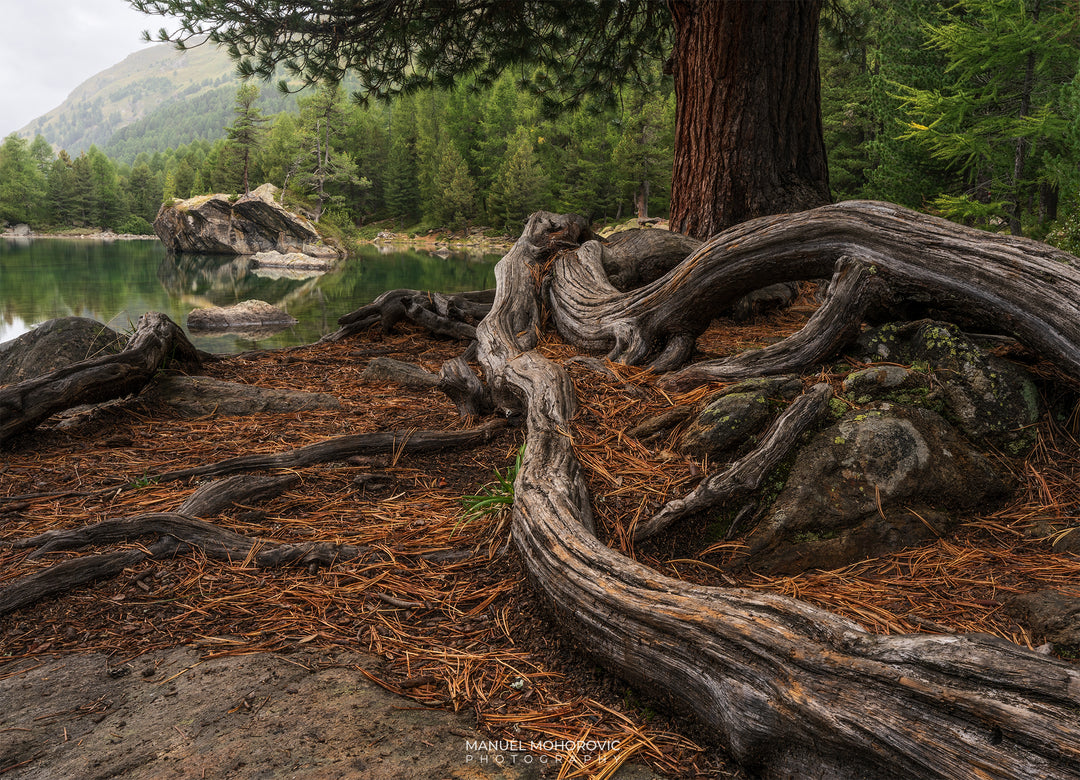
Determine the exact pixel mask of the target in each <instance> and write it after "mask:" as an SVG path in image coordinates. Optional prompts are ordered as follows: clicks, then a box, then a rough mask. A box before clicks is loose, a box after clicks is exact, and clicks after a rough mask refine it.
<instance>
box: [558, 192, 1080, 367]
mask: <svg viewBox="0 0 1080 780" xmlns="http://www.w3.org/2000/svg"><path fill="white" fill-rule="evenodd" d="M600 254H601V248H600V246H599V244H596V243H595V242H588V243H585V244H583V245H582V247H581V248H580V249H579V250H578V251H577V252H576V253H564V254H562V255H560V256H559V257H558V258H557V259H556V261H555V263H554V266H553V271H552V279H551V283H550V287H549V290H550V305H551V308H552V317H553V319H554V321H555V323H556V324H557V326H558V328H559V332H560V334H562V336H563V338H565V339H567V340H568V341H570V342H572V343H574V344H577V345H579V346H582V347H584V348H586V349H594V350H601V349H604V350H608V356H609V358H610V359H612V360H621V361H623V362H626V363H632V364H638V363H644V362H646V361H649V362H650V365H652V366H653V367H654V368H655V369H656V370H660V371H666V370H671V369H673V368H677V367H678V366H679V365H681V364H682V363H683V362H685V360H686V359H687V358H688V357H689V355H690V353H691V351H692V350H693V345H694V340H695V339H696V337H697V336H698V335H699V334H700V333H702V332H703V331H704V330H705V328H706V327H708V325H709V323H710V322H711V321H712V319H713V317H714V316H716V315H717V314H718V313H719V312H720V311H723V310H724V309H725V308H727V307H728V306H730V305H731V303H732V302H733V301H734V300H736V299H738V298H739V297H741V296H742V295H744V294H746V293H747V292H749V291H750V290H753V289H756V288H758V287H761V286H762V285H763V284H771V283H773V282H779V281H785V280H792V279H817V278H821V277H826V276H828V275H829V274H830V273H831V271H832V268H833V265H834V263H836V261H837V259H838V258H840V257H841V256H844V255H848V256H850V257H853V258H857V259H859V260H860V261H862V262H863V263H865V264H867V265H868V267H869V269H870V270H871V272H872V274H871V275H872V277H873V279H874V281H875V283H876V284H881V285H883V286H884V287H886V288H888V290H889V292H890V294H892V295H893V296H895V297H896V298H898V299H905V298H911V299H928V300H932V301H933V302H934V305H935V307H936V308H939V309H941V310H943V311H946V312H947V311H952V312H954V313H960V314H962V315H963V316H964V317H965V319H966V321H969V322H972V323H979V324H981V326H983V327H985V328H987V329H988V330H989V331H991V332H999V333H1005V334H1008V335H1011V336H1014V337H1015V338H1016V339H1018V340H1019V341H1020V342H1022V343H1023V344H1025V345H1026V346H1028V347H1030V348H1031V349H1033V350H1034V351H1036V352H1039V353H1041V354H1042V355H1044V356H1046V357H1048V358H1050V359H1051V360H1055V361H1057V362H1058V364H1059V365H1060V366H1061V367H1062V368H1063V369H1064V370H1065V371H1067V372H1069V373H1070V374H1071V375H1073V376H1075V377H1077V378H1080V270H1078V269H1077V268H1076V266H1075V265H1074V263H1075V262H1076V258H1075V257H1074V256H1073V255H1070V254H1068V253H1067V252H1063V251H1061V250H1058V249H1055V248H1053V247H1051V246H1048V245H1047V244H1042V243H1040V242H1037V241H1031V240H1029V239H1025V238H1019V237H1014V236H1006V235H998V234H994V233H987V232H984V231H981V230H976V229H974V228H967V227H964V226H962V225H957V224H956V223H953V222H949V221H947V220H943V219H938V218H936V217H931V216H927V215H925V214H919V213H917V212H914V211H911V210H909V209H905V208H903V207H901V206H896V205H893V204H889V203H877V202H874V201H847V202H845V203H838V204H835V205H831V206H822V207H820V208H817V209H812V210H810V211H805V212H802V213H799V214H782V215H774V216H770V217H760V218H758V219H756V220H752V221H750V222H744V223H742V224H741V225H738V226H736V227H734V228H731V229H729V230H727V231H725V232H724V233H722V234H720V235H718V236H716V237H715V238H714V239H713V240H711V241H710V242H708V243H707V244H705V245H704V246H702V248H701V249H699V250H698V251H697V252H695V253H693V254H692V255H690V256H689V257H688V258H687V259H686V260H685V261H684V262H683V263H682V264H681V265H679V266H678V267H676V268H674V269H672V270H671V271H670V272H669V273H667V274H666V275H665V276H663V277H661V278H660V279H657V280H656V281H655V282H653V283H651V284H648V285H645V286H643V287H640V288H637V289H635V290H631V291H629V292H626V293H620V292H619V291H618V290H616V289H615V288H614V287H612V286H611V284H609V283H608V282H607V280H606V279H605V277H604V271H603V268H602V266H601V264H600Z"/></svg>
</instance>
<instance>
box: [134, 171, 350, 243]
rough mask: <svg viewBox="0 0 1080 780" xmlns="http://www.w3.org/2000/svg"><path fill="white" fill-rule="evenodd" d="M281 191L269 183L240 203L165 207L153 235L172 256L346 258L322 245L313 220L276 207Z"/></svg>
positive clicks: (217, 199)
mask: <svg viewBox="0 0 1080 780" xmlns="http://www.w3.org/2000/svg"><path fill="white" fill-rule="evenodd" d="M277 192H278V190H277V188H276V187H274V186H273V185H272V184H264V185H262V186H261V187H259V188H258V189H256V190H252V191H251V192H249V193H248V194H247V195H243V196H241V197H239V198H236V197H235V196H230V195H202V196H199V197H195V198H188V199H187V200H182V201H177V202H174V203H172V204H171V205H169V204H165V205H163V206H162V207H161V210H160V211H158V215H157V218H156V219H155V220H154V232H155V233H157V235H158V238H160V239H161V241H162V243H163V244H165V246H166V247H167V248H168V249H169V250H171V251H173V252H193V253H197V254H210V255H254V254H257V253H259V252H270V251H274V252H281V253H282V254H289V253H292V252H299V253H300V254H303V255H307V256H308V257H313V258H323V259H330V260H336V259H338V258H339V257H340V256H341V253H340V252H339V251H338V250H337V249H335V248H334V247H332V246H330V245H328V244H327V243H326V242H325V241H324V240H323V238H322V236H320V235H319V231H318V230H317V229H316V227H315V225H314V224H313V223H312V222H311V221H310V220H307V219H305V218H304V217H302V216H300V215H299V214H294V213H293V212H291V211H289V210H288V209H286V208H285V207H284V206H282V205H281V204H280V203H278V202H277V199H276V194H277Z"/></svg>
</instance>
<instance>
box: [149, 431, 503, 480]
mask: <svg viewBox="0 0 1080 780" xmlns="http://www.w3.org/2000/svg"><path fill="white" fill-rule="evenodd" d="M505 427H506V421H505V420H499V419H493V420H488V421H487V422H486V423H484V424H483V425H480V426H478V427H476V428H469V429H466V430H464V431H417V430H407V431H384V432H379V433H356V434H352V435H350V436H339V437H337V438H335V439H327V440H326V441H320V442H317V443H316V444H309V445H308V446H306V447H299V448H297V449H295V450H288V451H286V452H279V453H275V454H272V455H240V456H238V457H235V458H229V459H227V460H223V461H220V462H218V463H209V464H207V465H205V466H194V467H192V468H189V469H178V470H177V471H167V472H165V473H164V474H161V475H158V476H157V477H153V479H154V481H156V482H170V481H172V480H177V479H189V478H191V477H208V476H215V477H220V476H224V475H226V474H239V473H242V472H246V471H262V470H265V469H296V468H302V467H303V466H311V465H314V464H316V463H328V462H330V461H334V460H343V459H345V458H348V457H351V456H353V455H365V454H372V453H382V452H387V453H392V454H393V453H405V452H409V453H414V452H436V451H438V450H445V449H452V448H455V447H467V446H469V445H472V444H478V443H480V442H483V441H487V440H488V439H490V438H491V437H492V436H494V435H495V434H496V433H497V432H498V431H500V430H502V429H503V428H505Z"/></svg>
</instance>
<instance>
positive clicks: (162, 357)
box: [0, 312, 200, 444]
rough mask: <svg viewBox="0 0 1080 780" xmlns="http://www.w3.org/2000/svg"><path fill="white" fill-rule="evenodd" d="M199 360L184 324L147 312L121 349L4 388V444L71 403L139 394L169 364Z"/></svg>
mask: <svg viewBox="0 0 1080 780" xmlns="http://www.w3.org/2000/svg"><path fill="white" fill-rule="evenodd" d="M199 364H200V353H199V352H198V351H197V350H196V349H195V347H194V346H192V344H191V342H190V341H188V339H187V336H185V335H184V332H183V331H182V330H181V329H180V326H178V325H177V324H176V323H175V322H173V321H172V320H170V319H169V318H168V317H166V316H165V315H164V314H160V313H158V312H149V313H147V314H144V315H143V316H142V317H140V318H139V322H138V325H137V326H136V328H135V332H134V333H133V334H132V336H131V339H130V340H129V341H128V344H127V346H126V347H125V348H124V349H123V350H122V351H121V352H118V353H117V354H115V355H105V356H102V357H98V358H91V359H90V360H83V361H80V362H78V363H74V364H72V365H70V366H67V367H65V368H61V369H57V370H56V371H53V372H51V373H48V374H45V375H44V376H40V377H36V378H34V379H28V380H26V381H25V382H19V383H18V384H14V385H10V386H8V387H4V388H0V444H3V443H4V442H5V441H7V440H8V439H10V438H11V437H12V436H15V435H17V434H19V433H25V432H26V431H29V430H32V429H33V428H35V427H36V426H37V425H39V424H40V423H41V422H42V421H44V420H45V419H46V418H48V417H49V416H50V415H52V414H55V413H57V412H60V411H63V410H65V409H70V408H72V407H73V406H79V405H81V404H90V403H99V402H101V401H108V400H111V399H113V398H121V397H123V396H126V395H130V394H132V393H138V392H139V391H140V390H142V389H143V388H144V387H145V386H146V385H147V383H148V382H149V381H150V380H151V379H153V378H154V375H155V374H156V373H157V371H158V370H159V369H161V368H163V367H165V366H166V365H177V366H178V367H180V368H184V369H193V368H197V367H198V366H199Z"/></svg>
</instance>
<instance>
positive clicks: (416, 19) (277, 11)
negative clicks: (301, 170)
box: [129, 0, 830, 237]
mask: <svg viewBox="0 0 1080 780" xmlns="http://www.w3.org/2000/svg"><path fill="white" fill-rule="evenodd" d="M129 1H130V3H131V5H132V6H134V7H135V8H137V9H139V10H141V11H144V12H146V13H152V14H168V15H171V16H173V17H175V18H176V19H178V20H179V27H178V29H175V30H172V31H170V30H165V29H162V30H161V31H160V32H159V35H158V37H159V38H160V39H161V40H166V41H173V42H175V43H177V44H179V45H181V46H183V45H184V44H185V42H188V41H191V40H197V39H201V37H202V36H208V39H209V41H210V42H212V43H213V44H217V45H221V46H224V47H225V48H226V49H227V50H228V51H229V53H230V54H231V55H232V56H233V57H234V58H235V59H236V60H237V62H238V67H239V70H240V72H241V73H242V74H244V75H248V76H254V75H257V76H260V77H263V78H271V77H272V76H273V74H274V70H275V68H276V67H277V66H278V65H281V64H284V66H285V68H286V72H287V73H288V74H289V75H290V76H291V77H293V78H294V79H298V80H300V81H302V82H307V83H314V82H317V81H320V80H330V81H333V82H339V81H340V80H341V78H342V77H343V76H344V74H345V72H346V71H353V72H354V73H355V74H356V75H357V76H358V78H359V81H360V85H361V91H362V93H363V94H365V95H373V96H379V97H385V96H388V95H392V94H395V93H399V92H403V91H411V90H416V89H419V88H422V87H427V86H432V85H434V86H448V85H450V84H451V83H453V81H454V80H455V79H456V78H459V77H462V76H465V75H472V76H475V77H477V78H478V79H479V80H480V81H481V82H484V81H486V82H491V81H492V80H494V78H495V77H496V76H497V75H498V74H499V73H501V72H502V71H504V70H506V69H508V68H512V67H530V68H535V69H536V70H535V75H534V76H533V84H534V86H535V87H536V88H537V89H538V91H539V92H540V93H541V94H542V96H543V98H544V100H545V102H546V103H548V104H549V105H550V104H555V103H561V104H562V105H569V106H573V105H576V104H577V103H579V102H580V101H581V100H582V99H583V97H584V96H585V95H587V94H601V93H606V94H609V95H611V99H614V94H615V88H616V87H618V86H619V85H621V84H624V83H626V82H627V81H628V80H630V79H634V78H636V77H638V76H639V75H641V74H644V73H646V72H647V71H648V69H649V66H650V64H651V63H652V62H655V61H656V60H659V59H664V58H668V57H669V55H670V58H669V59H668V65H669V68H670V70H671V72H672V74H673V75H674V78H675V88H676V134H675V154H674V158H675V162H674V172H673V183H672V204H671V223H672V226H673V227H674V228H675V229H678V230H680V231H682V232H685V233H688V234H690V235H693V236H698V237H705V236H708V235H711V234H713V233H715V232H718V231H719V230H722V229H723V228H725V227H728V226H730V225H733V224H736V223H738V222H741V221H743V220H746V219H750V218H752V217H756V216H762V215H765V214H773V213H780V212H787V211H798V210H801V209H805V208H811V207H814V206H819V205H822V204H824V203H827V202H829V200H830V194H829V182H828V169H827V166H826V159H825V145H824V140H823V135H822V125H821V110H820V105H819V103H820V85H819V76H818V61H817V43H818V37H817V25H818V15H819V13H820V10H821V2H822V0H762V2H735V1H727V2H719V1H717V0H671V2H670V3H669V4H667V5H665V4H662V3H659V2H657V1H656V0H589V1H588V2H580V1H579V0H559V1H558V2H552V1H551V0H520V1H519V2H511V3H507V2H504V1H503V0H467V1H466V2H454V3H447V2H439V1H438V0H424V1H422V2H408V3H406V2H382V1H377V0H329V1H328V2H327V1H320V2H315V1H313V0H291V1H290V2H281V3H266V4H263V3H228V2H224V1H223V0H129Z"/></svg>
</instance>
